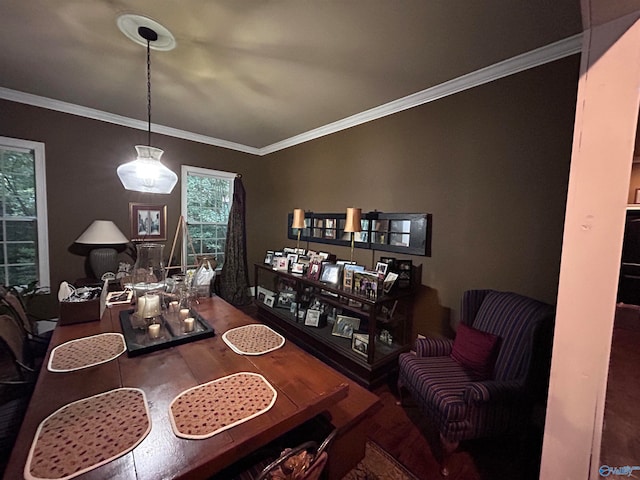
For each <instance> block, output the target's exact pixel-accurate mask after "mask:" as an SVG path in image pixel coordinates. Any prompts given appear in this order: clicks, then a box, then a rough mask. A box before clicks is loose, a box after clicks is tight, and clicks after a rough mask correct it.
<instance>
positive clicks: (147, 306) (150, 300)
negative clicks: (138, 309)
mask: <svg viewBox="0 0 640 480" xmlns="http://www.w3.org/2000/svg"><path fill="white" fill-rule="evenodd" d="M158 315H160V295H158V294H156V293H147V294H146V295H145V302H144V314H143V315H142V316H143V317H144V318H152V317H157V316H158Z"/></svg>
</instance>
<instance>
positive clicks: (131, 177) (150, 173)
mask: <svg viewBox="0 0 640 480" xmlns="http://www.w3.org/2000/svg"><path fill="white" fill-rule="evenodd" d="M136 150H137V151H138V158H136V159H135V160H133V161H131V162H128V163H123V164H122V165H120V166H119V167H118V170H117V173H118V178H119V179H120V181H121V182H122V185H123V186H124V188H125V189H127V190H133V191H134V192H145V193H171V191H172V190H173V187H175V186H176V183H178V176H177V175H176V174H175V173H174V172H172V171H171V170H169V169H168V168H167V167H165V166H164V165H163V164H162V163H161V162H160V157H161V156H162V154H163V153H164V152H163V151H162V150H160V149H159V148H155V147H148V146H146V145H136Z"/></svg>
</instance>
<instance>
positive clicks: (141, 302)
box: [136, 295, 145, 317]
mask: <svg viewBox="0 0 640 480" xmlns="http://www.w3.org/2000/svg"><path fill="white" fill-rule="evenodd" d="M144 303H145V298H144V296H142V295H140V296H139V297H138V308H137V309H136V313H137V314H138V316H140V317H142V316H143V313H144Z"/></svg>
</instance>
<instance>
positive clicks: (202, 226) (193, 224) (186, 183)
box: [181, 165, 236, 268]
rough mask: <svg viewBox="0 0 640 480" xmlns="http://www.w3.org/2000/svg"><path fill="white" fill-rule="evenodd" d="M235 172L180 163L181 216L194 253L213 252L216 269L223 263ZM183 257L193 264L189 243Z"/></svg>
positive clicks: (186, 243) (185, 246)
mask: <svg viewBox="0 0 640 480" xmlns="http://www.w3.org/2000/svg"><path fill="white" fill-rule="evenodd" d="M235 177H236V174H235V173H229V172H222V171H219V170H210V169H207V168H199V167H190V166H188V165H183V166H182V182H181V183H182V216H183V217H184V219H185V221H186V224H187V230H188V232H189V240H190V241H191V243H192V244H193V249H195V252H196V255H205V254H208V255H212V256H214V257H215V259H216V260H217V262H218V268H220V267H221V266H222V264H223V263H224V250H225V245H226V242H227V223H228V221H229V211H230V209H231V202H232V199H233V180H234V178H235ZM183 243H184V245H183V249H184V250H183V252H184V256H183V258H186V261H187V265H195V264H196V263H197V262H196V258H194V254H193V250H192V248H191V245H188V241H187V242H183Z"/></svg>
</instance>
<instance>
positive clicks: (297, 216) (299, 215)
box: [291, 208, 305, 251]
mask: <svg viewBox="0 0 640 480" xmlns="http://www.w3.org/2000/svg"><path fill="white" fill-rule="evenodd" d="M304 227H305V225H304V210H302V209H301V208H294V209H293V223H292V224H291V228H297V229H298V245H297V247H296V251H297V250H299V249H300V232H302V229H303V228H304Z"/></svg>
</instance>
